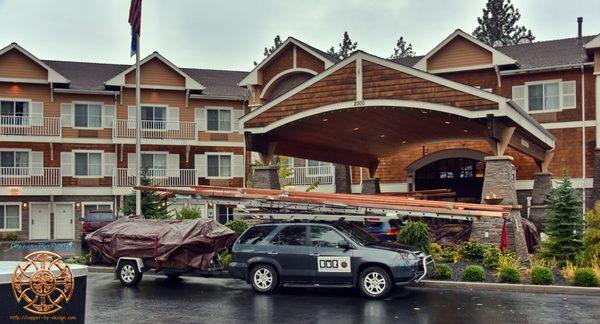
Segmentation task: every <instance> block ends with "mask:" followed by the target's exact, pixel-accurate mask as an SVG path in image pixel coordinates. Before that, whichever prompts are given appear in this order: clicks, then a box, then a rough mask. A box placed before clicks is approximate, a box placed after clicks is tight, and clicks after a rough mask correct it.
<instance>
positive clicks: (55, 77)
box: [0, 43, 71, 83]
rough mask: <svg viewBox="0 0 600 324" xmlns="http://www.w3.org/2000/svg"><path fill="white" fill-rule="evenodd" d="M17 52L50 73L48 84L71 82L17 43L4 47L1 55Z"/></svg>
mask: <svg viewBox="0 0 600 324" xmlns="http://www.w3.org/2000/svg"><path fill="white" fill-rule="evenodd" d="M13 49H14V50H17V51H19V52H21V53H23V54H24V55H25V56H27V57H28V58H30V59H31V60H32V61H34V62H36V63H37V64H39V65H40V66H41V67H43V68H44V69H46V70H47V71H48V82H49V83H50V82H52V83H69V82H71V81H70V80H69V79H67V78H65V77H64V76H63V75H61V74H60V73H58V72H56V71H55V70H54V69H53V68H51V67H49V66H48V65H46V63H44V62H43V61H42V60H40V59H38V58H37V57H35V56H34V55H33V54H31V53H29V52H28V51H27V50H26V49H24V48H23V47H21V46H19V44H17V43H11V44H10V45H8V46H6V47H4V48H3V49H1V50H0V55H2V54H4V53H6V52H8V51H11V50H13Z"/></svg>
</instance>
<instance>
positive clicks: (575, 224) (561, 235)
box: [542, 172, 583, 264]
mask: <svg viewBox="0 0 600 324" xmlns="http://www.w3.org/2000/svg"><path fill="white" fill-rule="evenodd" d="M547 201H548V205H549V207H550V208H549V210H548V212H547V213H546V215H545V216H544V233H546V234H547V235H548V240H547V241H546V242H544V243H543V244H542V248H543V254H544V255H545V256H546V257H548V258H555V259H556V260H557V261H558V262H559V263H561V264H562V263H564V262H565V261H566V260H570V261H573V260H575V256H576V255H577V254H578V253H580V252H582V251H583V243H582V237H583V216H582V212H581V207H582V205H581V198H580V197H579V195H578V194H577V192H576V191H575V189H573V186H572V185H571V180H570V179H569V178H568V177H567V175H566V172H565V177H564V178H563V179H562V180H561V181H559V183H558V187H557V188H554V189H552V191H550V194H549V195H548V198H547Z"/></svg>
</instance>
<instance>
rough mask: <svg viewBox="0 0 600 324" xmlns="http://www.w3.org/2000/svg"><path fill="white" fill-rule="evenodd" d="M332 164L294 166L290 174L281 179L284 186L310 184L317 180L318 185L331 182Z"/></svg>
mask: <svg viewBox="0 0 600 324" xmlns="http://www.w3.org/2000/svg"><path fill="white" fill-rule="evenodd" d="M333 179H334V171H333V165H323V166H311V167H294V168H293V172H292V175H291V176H289V177H288V178H287V179H283V180H282V181H281V183H282V184H283V185H285V186H293V185H311V184H314V183H316V182H318V183H319V184H320V185H327V184H333Z"/></svg>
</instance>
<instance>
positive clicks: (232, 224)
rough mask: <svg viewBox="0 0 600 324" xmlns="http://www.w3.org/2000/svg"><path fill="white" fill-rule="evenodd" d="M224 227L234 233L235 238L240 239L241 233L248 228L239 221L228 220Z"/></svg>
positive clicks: (246, 224) (244, 223)
mask: <svg viewBox="0 0 600 324" xmlns="http://www.w3.org/2000/svg"><path fill="white" fill-rule="evenodd" d="M225 226H227V227H228V228H229V229H230V230H232V231H234V232H235V237H240V235H242V233H244V231H245V230H247V229H248V227H250V225H248V223H246V222H244V221H243V220H239V219H236V220H230V221H229V222H227V223H225Z"/></svg>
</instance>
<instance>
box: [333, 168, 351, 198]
mask: <svg viewBox="0 0 600 324" xmlns="http://www.w3.org/2000/svg"><path fill="white" fill-rule="evenodd" d="M333 172H334V173H333V176H334V181H335V182H334V185H335V192H336V193H344V194H349V193H352V187H351V185H352V184H351V183H350V167H349V166H347V165H344V164H334V165H333Z"/></svg>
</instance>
